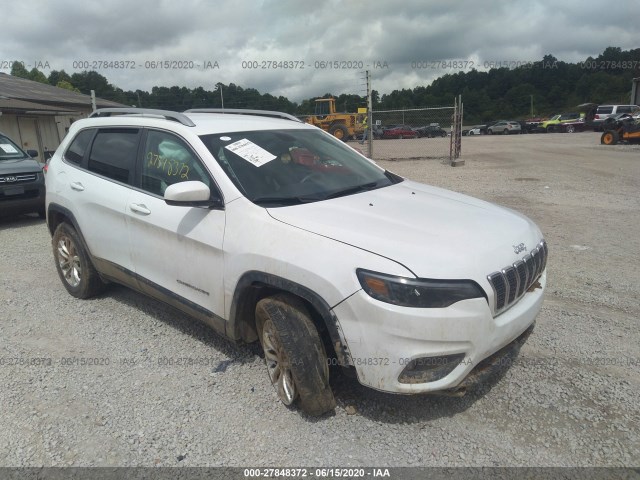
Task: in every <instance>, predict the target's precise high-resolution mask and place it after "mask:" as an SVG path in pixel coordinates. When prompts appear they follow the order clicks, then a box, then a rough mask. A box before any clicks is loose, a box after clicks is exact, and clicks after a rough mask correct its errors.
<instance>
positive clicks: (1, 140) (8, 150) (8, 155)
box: [0, 135, 27, 161]
mask: <svg viewBox="0 0 640 480" xmlns="http://www.w3.org/2000/svg"><path fill="white" fill-rule="evenodd" d="M25 157H27V154H26V153H24V152H23V151H22V149H21V148H20V147H19V146H17V145H16V144H15V143H13V142H12V141H11V140H9V139H8V138H7V137H5V136H4V135H0V161H2V160H15V159H17V158H25Z"/></svg>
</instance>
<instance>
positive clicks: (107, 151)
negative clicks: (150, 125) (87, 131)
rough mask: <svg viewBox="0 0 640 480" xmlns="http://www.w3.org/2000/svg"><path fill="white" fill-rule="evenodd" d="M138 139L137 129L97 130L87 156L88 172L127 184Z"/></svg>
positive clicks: (133, 163)
mask: <svg viewBox="0 0 640 480" xmlns="http://www.w3.org/2000/svg"><path fill="white" fill-rule="evenodd" d="M139 139H140V130H139V129H137V128H109V129H101V130H99V131H98V133H97V134H96V138H95V140H94V141H93V145H92V147H91V153H90V155H89V164H88V169H89V171H91V172H94V173H97V174H100V175H103V176H105V177H107V178H111V179H113V180H116V181H118V182H122V183H129V182H130V179H131V172H132V171H133V168H134V165H135V162H136V155H137V152H138V142H139Z"/></svg>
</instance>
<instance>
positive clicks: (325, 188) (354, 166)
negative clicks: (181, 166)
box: [200, 129, 402, 207]
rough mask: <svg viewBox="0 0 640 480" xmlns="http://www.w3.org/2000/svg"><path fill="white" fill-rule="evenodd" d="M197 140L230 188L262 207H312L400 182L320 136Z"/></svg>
mask: <svg viewBox="0 0 640 480" xmlns="http://www.w3.org/2000/svg"><path fill="white" fill-rule="evenodd" d="M200 139H201V140H202V141H203V142H204V144H205V145H206V146H207V148H208V149H209V151H210V152H211V153H212V154H213V156H214V157H215V159H216V160H217V162H218V163H219V164H220V166H221V167H222V169H223V170H224V171H225V172H226V174H227V175H228V177H229V178H230V179H231V181H232V182H233V183H234V184H235V186H236V187H237V188H238V189H239V190H240V191H241V192H242V193H243V194H244V195H245V196H246V197H247V198H248V199H249V200H251V201H252V202H254V203H256V204H258V205H262V206H270V207H275V206H286V205H296V204H300V203H308V202H316V201H321V200H327V199H330V198H336V197H340V196H346V195H353V194H356V193H359V192H362V191H366V190H373V189H375V188H382V187H386V186H388V185H392V184H394V183H398V182H400V181H402V178H401V177H398V176H396V175H394V174H392V173H390V172H386V171H385V170H383V169H381V168H379V167H377V166H376V165H374V164H373V163H371V162H370V161H368V160H366V159H364V158H362V156H360V155H358V154H357V153H356V152H355V151H353V150H352V149H351V148H349V147H347V146H345V145H344V144H343V143H342V142H340V141H339V140H335V139H334V138H333V137H331V136H329V135H327V134H325V133H324V132H321V131H316V130H306V129H305V130H260V131H250V132H232V133H216V134H211V135H203V136H201V137H200Z"/></svg>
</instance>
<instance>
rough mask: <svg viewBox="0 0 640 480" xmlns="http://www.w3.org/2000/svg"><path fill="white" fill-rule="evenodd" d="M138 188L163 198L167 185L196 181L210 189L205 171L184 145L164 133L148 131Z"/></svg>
mask: <svg viewBox="0 0 640 480" xmlns="http://www.w3.org/2000/svg"><path fill="white" fill-rule="evenodd" d="M141 171H142V179H141V182H140V186H141V188H142V189H143V190H146V191H147V192H149V193H153V194H156V195H160V196H163V195H164V191H165V190H166V189H167V187H168V186H169V185H173V184H174V183H179V182H187V181H194V180H197V181H200V182H203V183H204V184H206V185H207V186H208V187H209V188H211V182H210V180H209V176H208V175H207V173H206V170H205V169H204V167H203V166H202V164H201V163H200V161H199V160H198V159H197V158H196V156H195V154H194V153H193V152H192V150H191V149H190V148H189V147H188V146H187V144H186V143H185V142H184V141H183V140H182V139H180V138H178V137H177V136H176V135H173V134H171V133H168V132H162V131H157V130H149V131H148V133H147V138H146V141H145V142H144V149H143V151H142V168H141Z"/></svg>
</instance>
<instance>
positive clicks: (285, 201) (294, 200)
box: [251, 197, 322, 206]
mask: <svg viewBox="0 0 640 480" xmlns="http://www.w3.org/2000/svg"><path fill="white" fill-rule="evenodd" d="M318 200H322V199H321V198H319V197H256V198H252V199H251V201H252V202H253V203H255V204H256V205H264V204H276V205H281V206H284V205H300V204H301V203H310V202H317V201H318Z"/></svg>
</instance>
